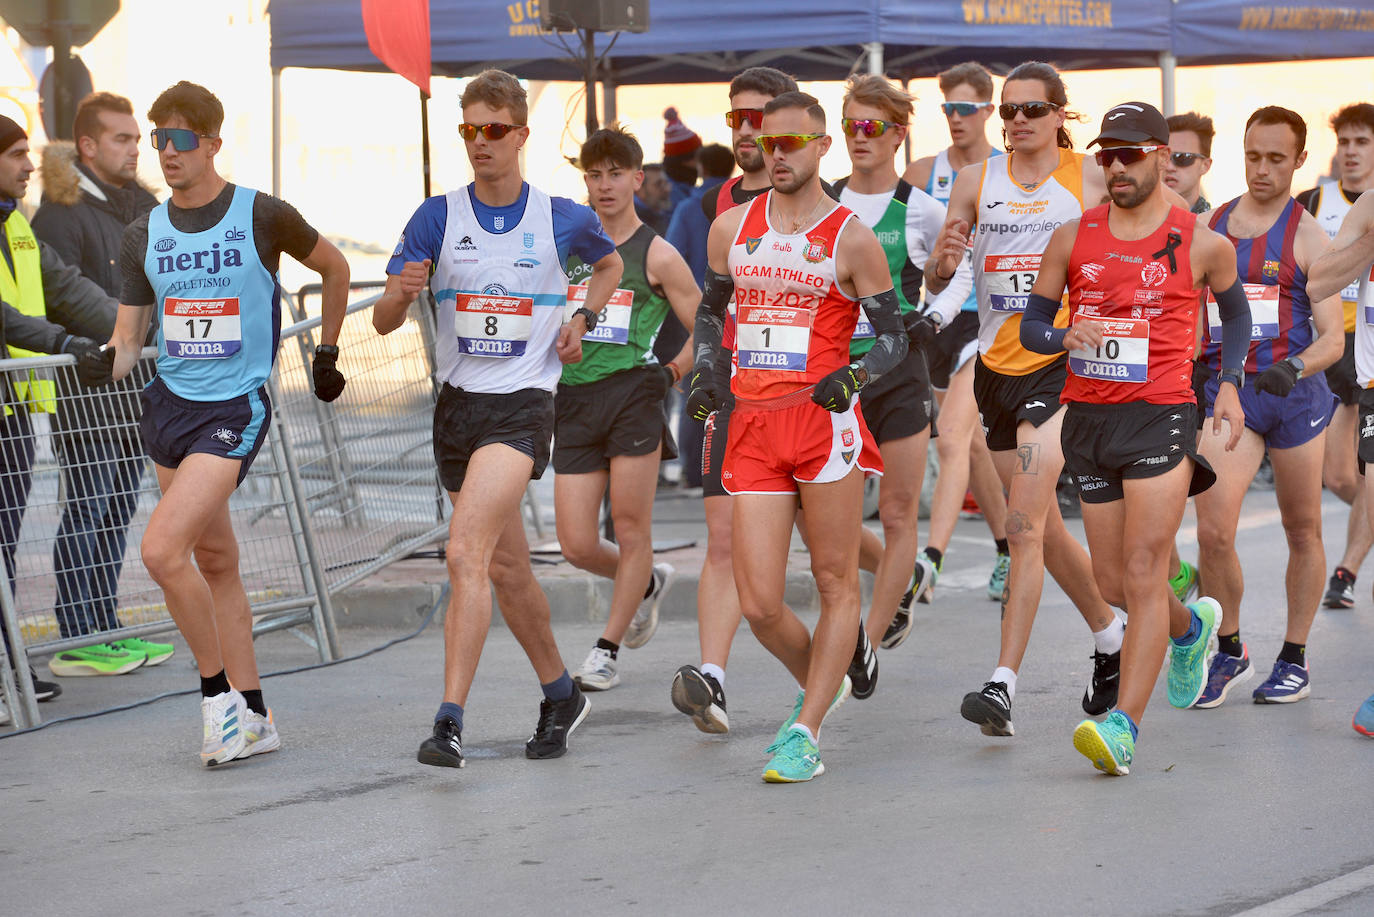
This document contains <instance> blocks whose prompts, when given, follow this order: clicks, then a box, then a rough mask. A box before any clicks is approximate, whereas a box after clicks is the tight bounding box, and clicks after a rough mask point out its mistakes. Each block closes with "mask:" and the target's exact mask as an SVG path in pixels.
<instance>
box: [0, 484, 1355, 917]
mask: <svg viewBox="0 0 1374 917" xmlns="http://www.w3.org/2000/svg"><path fill="white" fill-rule="evenodd" d="M1273 505H1274V504H1273V495H1272V493H1252V494H1251V495H1250V498H1249V500H1248V502H1247V510H1246V523H1245V524H1246V525H1247V526H1248V527H1247V528H1245V530H1244V532H1243V533H1242V536H1241V544H1242V547H1243V549H1244V562H1245V566H1246V571H1247V574H1248V576H1249V583H1248V589H1249V592H1248V598H1247V602H1246V607H1245V612H1244V615H1245V617H1244V622H1243V627H1244V630H1243V634H1244V637H1245V639H1246V641H1247V642H1248V643H1249V646H1250V650H1251V654H1252V656H1253V658H1254V659H1255V661H1256V664H1257V665H1258V667H1259V668H1260V669H1261V670H1262V673H1263V672H1266V671H1267V667H1268V665H1269V664H1270V662H1271V661H1272V659H1273V656H1274V654H1275V653H1276V652H1277V650H1278V648H1279V645H1280V643H1281V640H1282V629H1283V621H1282V619H1283V611H1282V607H1281V601H1282V600H1281V595H1282V572H1283V565H1284V562H1285V559H1286V552H1285V550H1284V548H1283V540H1282V532H1281V529H1280V528H1279V526H1278V524H1277V520H1276V519H1274V518H1273V514H1272V509H1273ZM1344 518H1345V517H1344V514H1343V512H1341V510H1340V509H1339V508H1338V506H1337V504H1335V502H1334V501H1330V502H1328V504H1327V515H1326V523H1327V528H1328V530H1329V531H1330V532H1332V533H1333V534H1337V535H1338V534H1339V533H1341V532H1343V527H1344ZM1183 536H1184V537H1183V539H1182V541H1181V543H1183V544H1186V543H1187V539H1189V538H1191V537H1192V535H1191V531H1185V532H1184V533H1183ZM957 537H958V538H959V539H960V541H959V542H957V544H959V545H964V546H966V547H974V546H975V545H976V544H977V543H981V542H982V541H984V540H985V539H986V530H985V529H983V528H982V527H981V523H975V522H963V523H961V526H960V530H959V535H958V536H957ZM1336 540H1338V539H1337V538H1332V539H1331V540H1330V541H1329V544H1328V551H1327V553H1328V557H1329V558H1332V562H1334V558H1335V555H1336V553H1337V552H1338V550H1339V545H1337V544H1335V541H1336ZM983 553H984V552H983V551H982V550H981V549H979V550H978V551H972V550H970V551H966V552H965V554H966V555H967V556H968V557H971V558H975V557H980V556H982V555H983ZM1184 553H1185V556H1187V555H1189V554H1190V553H1191V551H1190V550H1188V549H1186V548H1185V551H1184ZM1365 569H1366V574H1365V575H1364V576H1362V577H1361V580H1360V583H1359V585H1358V587H1357V591H1358V593H1359V601H1358V604H1357V605H1356V608H1355V609H1354V610H1352V611H1341V612H1333V611H1325V610H1323V611H1322V612H1320V614H1319V615H1318V618H1317V623H1316V627H1315V629H1314V632H1313V636H1312V639H1311V643H1310V647H1311V648H1310V658H1311V667H1312V673H1313V689H1312V696H1311V698H1310V699H1308V700H1306V701H1304V702H1302V703H1299V704H1295V705H1291V706H1280V707H1264V706H1256V705H1253V704H1251V703H1249V697H1248V693H1245V694H1243V695H1242V696H1241V697H1240V698H1233V699H1232V700H1231V701H1230V702H1229V703H1228V704H1227V705H1226V706H1224V707H1222V708H1220V709H1217V710H1211V711H1204V710H1196V711H1194V710H1190V711H1179V710H1174V709H1172V708H1170V707H1169V706H1168V704H1167V702H1166V701H1165V699H1164V693H1163V685H1162V682H1161V685H1160V686H1159V688H1158V690H1157V691H1156V695H1155V699H1154V701H1153V703H1152V705H1151V707H1150V711H1149V713H1148V715H1147V717H1146V718H1145V721H1144V722H1143V724H1142V732H1141V738H1140V741H1139V743H1138V746H1137V757H1136V761H1135V765H1134V766H1133V767H1132V770H1131V775H1130V776H1129V777H1125V778H1115V779H1114V778H1109V777H1104V776H1101V775H1099V774H1098V773H1097V772H1096V771H1094V770H1093V769H1092V767H1091V766H1090V765H1089V764H1088V763H1087V762H1086V761H1085V760H1083V759H1082V758H1081V757H1080V756H1079V755H1078V754H1077V753H1076V752H1075V751H1074V750H1073V747H1072V745H1071V740H1070V736H1071V733H1072V730H1073V727H1074V726H1075V724H1076V723H1077V722H1078V721H1079V720H1080V719H1081V718H1082V713H1081V711H1080V709H1079V707H1078V702H1079V697H1080V695H1081V694H1082V690H1083V685H1084V683H1085V681H1086V678H1087V676H1088V672H1089V670H1090V666H1091V662H1090V655H1091V649H1092V647H1091V640H1090V638H1089V636H1088V634H1087V631H1086V628H1085V626H1084V625H1083V624H1082V622H1081V619H1080V618H1079V617H1078V616H1077V615H1076V614H1075V613H1074V612H1073V611H1072V609H1071V608H1069V607H1068V605H1067V603H1066V601H1065V599H1064V598H1063V596H1062V594H1061V593H1059V591H1058V590H1057V588H1056V587H1054V586H1053V585H1049V586H1048V587H1047V590H1046V594H1045V600H1044V602H1043V604H1042V606H1041V611H1040V616H1039V619H1038V621H1037V624H1036V631H1035V634H1034V637H1033V639H1032V642H1031V647H1030V652H1029V655H1028V657H1027V661H1026V664H1025V666H1024V668H1023V670H1022V672H1021V675H1020V687H1019V690H1018V693H1017V697H1016V702H1015V706H1014V710H1013V712H1014V721H1015V724H1016V736H1015V738H1011V739H991V738H987V737H984V736H983V735H981V734H980V733H979V732H978V730H977V729H976V727H973V726H972V725H971V724H968V723H965V722H964V721H963V720H962V719H960V717H959V715H958V707H959V700H960V698H961V697H962V695H963V694H964V693H965V692H967V691H970V690H975V689H976V688H978V687H979V686H980V685H981V683H982V681H983V680H984V679H985V678H986V677H987V675H988V674H989V673H990V672H991V669H992V667H993V665H994V663H995V661H996V648H997V604H996V603H995V602H991V601H988V600H987V599H986V598H985V597H984V595H983V588H982V587H983V583H984V582H985V579H984V577H985V575H986V571H985V570H984V569H982V568H981V567H979V568H973V567H970V568H967V569H963V570H960V569H955V568H952V569H950V570H948V571H947V575H946V577H945V578H944V579H943V580H942V581H941V583H940V586H939V588H938V590H937V597H936V602H935V604H933V605H931V606H921V610H920V612H919V615H918V618H917V627H916V631H915V633H914V634H913V637H912V639H910V640H909V641H908V642H907V643H906V644H905V645H903V646H902V647H900V648H899V649H897V650H894V651H891V652H881V651H880V662H881V666H882V669H881V676H880V683H879V687H878V692H877V694H876V695H875V696H874V697H873V698H871V699H869V700H866V701H850V702H849V703H847V704H845V705H844V706H843V707H842V708H840V710H839V711H837V712H836V714H835V715H834V717H833V718H832V719H830V720H828V721H827V724H826V727H825V729H824V731H823V733H822V736H821V749H822V754H823V757H824V760H825V763H826V768H827V772H826V774H825V775H824V776H822V777H820V778H819V779H817V780H815V781H813V782H812V783H810V784H805V785H799V786H770V785H766V784H764V783H763V782H762V781H761V780H760V778H759V775H760V772H761V770H762V767H763V764H764V763H765V761H766V756H765V755H764V752H763V749H764V746H765V745H767V743H768V742H769V741H770V739H771V737H772V735H773V733H774V731H775V730H776V728H777V725H778V723H779V722H780V721H781V719H782V717H784V716H785V715H786V714H787V712H788V710H789V709H790V706H791V699H792V695H793V691H794V690H795V689H794V687H793V686H790V685H789V684H788V682H787V679H786V676H785V674H784V673H783V671H782V669H781V667H780V666H779V665H778V664H777V663H776V662H775V661H774V660H773V659H772V658H771V657H770V656H768V655H767V654H766V652H764V651H763V650H762V649H761V648H760V647H759V645H758V643H757V642H756V641H755V640H754V639H753V637H752V636H751V635H750V634H749V633H748V631H747V629H742V630H741V632H740V635H739V637H738V639H737V641H736V651H735V654H734V656H733V657H732V659H731V664H730V669H729V678H728V681H727V684H726V691H727V695H728V697H729V703H730V716H731V722H732V726H733V731H732V732H731V734H730V735H729V736H725V737H711V736H706V735H703V734H701V733H699V732H697V731H696V729H695V728H694V727H693V726H692V725H691V724H690V722H689V721H688V720H687V719H686V718H685V717H683V716H681V715H680V714H678V713H677V712H676V711H675V710H674V709H673V708H672V706H671V704H670V703H669V699H668V685H669V680H670V679H671V676H672V673H673V671H674V670H675V669H676V667H677V666H678V665H681V664H683V663H685V662H697V661H698V659H697V644H696V631H695V627H694V625H693V624H692V623H691V622H689V621H687V620H683V619H681V618H678V617H674V618H672V619H670V620H667V621H665V622H664V624H663V625H662V627H661V628H660V630H659V633H658V634H657V635H656V636H655V637H654V639H653V640H652V641H651V642H650V643H649V644H648V645H647V646H646V647H644V648H643V649H640V650H635V651H627V652H626V653H624V654H623V655H622V677H623V679H624V683H623V684H622V685H621V686H620V687H618V688H616V689H614V690H613V691H610V692H606V693H603V694H600V695H592V696H591V702H592V711H591V714H590V716H589V717H588V719H587V721H586V723H585V724H584V726H583V727H582V729H580V730H579V731H578V732H577V733H576V735H575V736H574V738H573V741H572V748H571V750H570V752H569V754H568V756H567V757H565V758H563V759H561V760H556V761H527V760H526V759H525V758H524V756H523V743H524V740H525V739H526V738H527V737H528V735H529V733H530V731H531V729H532V728H533V725H534V720H535V718H536V715H537V704H538V693H537V686H536V685H535V682H534V678H533V674H532V672H531V670H530V669H529V666H528V664H527V663H526V662H525V660H524V658H523V656H522V655H521V654H520V652H519V650H518V648H517V647H516V645H515V643H514V641H513V640H512V639H511V637H510V635H509V633H508V632H506V631H505V630H504V629H500V628H498V629H494V630H493V631H492V635H491V639H490V641H489V643H488V646H487V650H486V654H485V656H484V658H483V665H482V669H481V671H480V672H479V674H478V680H477V684H476V686H475V688H474V691H473V694H472V697H471V698H470V701H469V704H468V717H467V724H466V730H465V732H466V734H465V744H466V746H467V751H468V756H469V758H468V766H467V767H466V768H465V769H463V770H445V769H434V768H428V767H424V766H422V765H419V764H417V763H416V762H415V759H414V754H415V749H416V747H417V746H418V744H419V742H420V741H421V740H422V739H423V738H424V737H425V736H426V735H427V733H428V723H429V722H430V720H431V718H432V715H433V711H434V709H435V706H436V704H437V701H438V696H439V688H440V683H441V671H442V645H441V642H440V634H439V628H438V627H437V626H431V627H430V628H429V629H428V630H426V631H425V632H423V633H422V634H421V635H420V636H418V637H417V638H415V639H413V640H410V641H408V642H405V643H401V644H399V645H397V646H394V647H392V648H390V649H387V650H385V651H383V652H380V653H378V654H375V655H372V656H369V657H367V658H364V659H360V660H357V661H353V662H347V663H344V664H342V665H338V666H335V667H331V668H326V669H317V670H314V671H309V672H302V673H299V674H292V675H284V676H281V677H277V678H272V679H269V680H268V681H267V682H266V683H265V685H264V687H265V691H266V697H267V700H268V702H269V703H270V704H271V705H272V706H273V708H274V710H275V714H276V719H277V723H278V725H279V728H280V730H281V733H282V737H283V748H282V750H281V751H279V752H277V753H274V754H270V755H266V756H263V757H259V758H255V759H252V760H250V761H246V762H241V763H239V764H236V765H232V766H228V767H224V768H219V769H216V770H210V771H207V770H205V769H203V768H201V767H200V766H199V764H198V761H197V754H196V753H197V751H198V748H199V738H200V731H199V722H198V711H197V704H196V699H195V698H194V697H180V698H171V699H166V700H162V701H158V702H156V703H153V704H150V705H147V706H141V707H138V708H135V709H131V710H127V711H123V712H118V713H112V714H109V715H105V716H100V717H97V718H93V719H87V720H82V721H78V722H69V723H61V724H58V725H56V726H53V727H51V728H48V729H44V730H41V731H38V732H35V733H32V734H28V735H21V736H16V737H13V738H9V739H5V740H3V741H0V901H2V902H3V903H2V904H0V908H3V911H4V913H5V914H6V915H7V917H19V915H29V914H33V915H44V917H50V915H59V914H70V913H94V912H107V913H116V914H119V913H138V914H235V915H242V914H275V913H281V912H285V911H293V912H298V913H326V912H328V913H330V914H395V913H428V912H446V913H464V912H477V913H516V912H519V913H556V914H563V913H569V914H582V913H600V912H605V913H625V912H630V911H636V912H641V913H664V914H679V913H681V914H688V913H691V914H740V913H748V914H782V913H787V914H812V913H828V914H834V913H840V912H844V913H893V912H899V911H900V912H902V913H915V914H959V915H981V914H989V915H1006V914H1046V915H1061V914H1098V913H1102V914H1113V915H1134V914H1141V915H1155V914H1214V915H1230V914H1240V913H1246V914H1267V915H1270V917H1278V915H1289V914H1299V913H1322V914H1344V915H1357V914H1360V915H1367V914H1370V913H1374V829H1372V828H1371V827H1370V820H1369V817H1368V812H1367V809H1368V801H1369V798H1370V797H1369V775H1370V773H1371V769H1372V768H1374V742H1370V741H1369V740H1367V739H1363V738H1361V737H1359V736H1357V735H1356V734H1355V733H1354V732H1353V731H1352V730H1351V728H1350V717H1351V715H1352V713H1353V712H1354V710H1355V708H1356V706H1358V704H1359V703H1360V701H1362V700H1363V699H1364V698H1365V697H1366V696H1367V695H1368V694H1369V693H1370V692H1371V691H1374V665H1371V663H1370V660H1371V656H1374V602H1372V601H1371V597H1370V580H1374V575H1371V574H1370V573H1369V572H1368V571H1369V569H1370V567H1369V565H1366V568H1365ZM687 583H688V584H687V585H685V586H683V587H682V588H689V589H690V588H691V585H690V580H688V581H687ZM402 632H403V631H402V629H401V628H400V627H397V628H389V629H375V628H345V629H344V630H343V631H342V632H341V633H342V639H343V642H344V644H345V650H346V651H347V652H356V651H359V650H363V649H367V648H370V647H372V646H375V645H377V644H380V643H382V642H383V641H385V640H388V639H391V638H394V637H397V636H400V635H401V634H402ZM557 633H558V636H559V640H560V644H561V645H562V647H563V650H564V655H565V657H566V658H567V660H568V662H569V664H570V665H575V664H576V663H577V662H578V661H580V659H581V657H582V655H583V654H584V653H585V651H586V649H587V648H588V647H590V645H591V643H592V642H593V641H594V639H595V638H596V636H597V635H598V633H599V626H598V625H596V624H591V623H565V622H561V623H559V625H558V627H557ZM259 654H260V661H261V665H262V668H263V670H264V671H272V670H277V669H282V668H287V667H291V666H295V665H303V664H308V663H310V662H311V661H313V659H314V658H315V657H314V653H313V651H312V650H311V649H310V648H309V647H308V646H306V645H305V644H304V643H303V642H301V641H299V640H298V639H296V638H295V637H294V636H293V635H291V634H289V633H277V634H270V635H267V636H265V637H264V638H262V640H261V641H260V642H259ZM1257 683H1258V681H1257V680H1256V681H1255V682H1253V684H1257ZM67 684H68V686H69V690H68V693H67V695H65V696H64V697H63V698H60V699H59V700H57V701H55V702H54V703H51V704H45V705H44V706H43V713H44V715H45V716H48V717H53V716H57V715H61V714H70V713H76V712H82V711H86V710H94V709H96V708H98V707H101V706H104V705H106V704H113V703H118V702H121V701H125V700H131V699H135V698H139V697H147V696H149V695H151V694H154V693H156V692H158V691H161V690H175V689H180V688H184V687H189V686H192V685H194V679H193V678H192V673H191V671H190V669H189V665H188V659H187V654H186V653H185V651H184V649H183V650H182V651H181V652H179V653H178V655H177V656H176V657H174V658H173V659H172V660H171V661H170V662H169V663H167V664H166V665H164V666H161V667H159V668H157V669H153V670H148V671H140V672H136V673H133V674H132V675H129V676H125V677H122V678H115V679H101V680H99V682H98V683H97V682H96V680H94V679H87V680H83V681H81V682H80V683H76V682H74V681H68V682H67Z"/></svg>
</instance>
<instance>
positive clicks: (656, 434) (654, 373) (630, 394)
mask: <svg viewBox="0 0 1374 917" xmlns="http://www.w3.org/2000/svg"><path fill="white" fill-rule="evenodd" d="M664 393H665V392H664V377H663V370H662V369H661V368H660V367H659V366H658V365H656V364H655V365H653V366H641V367H639V368H637V369H627V370H625V371H623V372H618V373H615V374H613V375H610V376H607V377H606V378H605V379H598V380H597V381H595V382H588V383H586V384H584V385H562V384H560V385H559V386H558V394H557V396H556V397H555V398H554V403H553V405H554V427H553V470H554V471H555V472H557V473H558V474H587V473H589V472H593V471H605V470H606V469H608V468H610V467H611V458H612V457H614V456H617V455H648V454H649V453H651V452H654V451H659V453H660V455H661V457H662V458H665V459H673V458H677V443H676V442H674V440H673V434H672V432H671V431H670V430H669V429H668V417H667V415H666V414H665V413H664V412H663V395H664ZM660 444H661V445H660Z"/></svg>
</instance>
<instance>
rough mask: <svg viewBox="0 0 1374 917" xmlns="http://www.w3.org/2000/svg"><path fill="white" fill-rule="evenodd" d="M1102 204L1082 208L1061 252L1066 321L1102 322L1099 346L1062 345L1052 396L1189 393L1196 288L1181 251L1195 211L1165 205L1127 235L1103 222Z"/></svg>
mask: <svg viewBox="0 0 1374 917" xmlns="http://www.w3.org/2000/svg"><path fill="white" fill-rule="evenodd" d="M1109 210H1110V206H1109V205H1107V204H1103V205H1102V206H1100V207H1094V208H1092V209H1091V210H1087V211H1085V212H1084V213H1083V217H1082V220H1081V222H1080V223H1079V224H1078V235H1077V236H1076V237H1075V238H1074V243H1073V251H1072V252H1071V253H1070V255H1069V309H1070V321H1071V322H1078V321H1081V320H1083V319H1093V320H1094V321H1098V322H1101V323H1103V324H1104V325H1106V326H1107V331H1106V335H1105V337H1104V339H1103V341H1102V346H1101V347H1098V348H1095V349H1094V350H1071V351H1069V376H1068V380H1067V381H1066V382H1065V383H1064V394H1063V396H1062V397H1061V399H1060V400H1062V401H1065V402H1069V401H1081V402H1086V403H1088V404H1122V403H1125V402H1132V401H1144V402H1147V403H1149V404H1185V403H1192V402H1193V401H1195V400H1196V399H1195V398H1194V396H1193V386H1192V370H1193V343H1194V340H1195V338H1196V332H1197V312H1198V291H1197V290H1195V289H1194V288H1193V268H1192V264H1191V262H1190V261H1189V258H1188V255H1189V251H1190V250H1191V247H1192V243H1193V228H1194V226H1195V225H1196V224H1195V222H1194V221H1195V218H1194V216H1193V214H1191V213H1188V212H1187V211H1185V210H1182V209H1180V208H1178V207H1171V208H1170V209H1169V213H1168V215H1167V216H1166V217H1165V218H1164V222H1163V223H1161V224H1160V225H1159V228H1158V229H1156V230H1155V231H1154V232H1152V233H1151V234H1150V235H1149V236H1147V237H1146V238H1144V239H1139V240H1137V241H1133V242H1128V241H1125V240H1122V239H1118V238H1116V236H1114V235H1112V232H1111V230H1110V229H1109V228H1108V225H1107V214H1108V212H1109Z"/></svg>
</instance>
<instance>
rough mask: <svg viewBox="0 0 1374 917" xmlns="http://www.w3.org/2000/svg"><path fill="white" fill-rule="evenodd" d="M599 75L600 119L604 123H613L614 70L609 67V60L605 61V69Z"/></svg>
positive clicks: (614, 118) (615, 116)
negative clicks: (600, 75)
mask: <svg viewBox="0 0 1374 917" xmlns="http://www.w3.org/2000/svg"><path fill="white" fill-rule="evenodd" d="M603 73H604V75H603V76H602V77H601V96H602V98H601V120H602V122H603V123H605V124H614V123H615V122H616V120H617V115H616V110H615V71H614V70H613V69H611V63H610V61H607V62H606V69H605V70H604V71H603Z"/></svg>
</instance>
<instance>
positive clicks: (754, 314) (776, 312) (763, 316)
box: [735, 306, 811, 372]
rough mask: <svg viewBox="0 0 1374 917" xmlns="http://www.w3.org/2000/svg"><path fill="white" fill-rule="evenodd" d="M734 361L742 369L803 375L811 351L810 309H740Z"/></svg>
mask: <svg viewBox="0 0 1374 917" xmlns="http://www.w3.org/2000/svg"><path fill="white" fill-rule="evenodd" d="M735 348H736V349H735V360H736V361H737V363H738V365H739V368H740V369H742V370H743V369H765V370H768V369H773V370H789V371H791V372H803V371H805V369H806V355H807V353H809V352H810V350H811V310H810V309H809V308H805V309H798V308H789V307H787V306H740V307H739V323H738V328H737V329H736V340H735Z"/></svg>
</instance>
